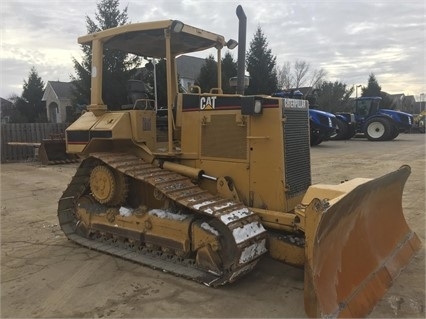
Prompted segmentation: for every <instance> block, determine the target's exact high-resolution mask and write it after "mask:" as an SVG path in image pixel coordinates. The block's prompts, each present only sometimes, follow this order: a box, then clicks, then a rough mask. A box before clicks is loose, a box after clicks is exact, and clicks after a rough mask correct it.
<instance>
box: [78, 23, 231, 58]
mask: <svg viewBox="0 0 426 319" xmlns="http://www.w3.org/2000/svg"><path fill="white" fill-rule="evenodd" d="M179 23H180V24H182V23H181V22H180V21H177V20H163V21H155V22H144V23H134V24H126V25H123V26H120V27H116V28H111V29H107V30H103V31H99V32H96V33H92V34H88V35H85V36H82V37H80V38H78V43H80V44H91V43H92V41H93V40H95V39H100V40H101V41H102V43H103V45H104V48H110V49H117V50H120V51H123V52H126V53H132V54H136V55H139V56H145V57H154V58H165V57H166V41H165V39H166V36H165V34H166V31H170V36H171V54H172V56H177V55H180V54H184V53H190V52H196V51H202V50H205V49H209V48H212V47H217V48H222V47H223V46H225V45H226V42H225V38H224V37H223V36H221V35H218V34H214V33H211V32H208V31H204V30H201V29H198V28H195V27H192V26H189V25H183V28H182V30H181V31H180V32H173V31H172V29H173V28H174V26H175V25H176V24H179ZM177 29H178V31H179V29H180V28H177Z"/></svg>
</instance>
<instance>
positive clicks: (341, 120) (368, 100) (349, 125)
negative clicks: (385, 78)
mask: <svg viewBox="0 0 426 319" xmlns="http://www.w3.org/2000/svg"><path fill="white" fill-rule="evenodd" d="M381 100H382V98H381V97H377V96H374V97H360V98H357V99H355V113H337V114H336V121H337V134H336V136H335V137H333V139H335V140H347V139H350V138H352V137H353V136H355V135H356V134H360V135H364V136H365V137H367V138H368V139H369V140H370V141H390V140H393V139H394V138H395V137H397V136H398V135H399V133H401V132H407V131H409V130H410V129H411V127H412V125H413V116H412V115H411V114H409V113H405V112H401V111H395V110H389V109H381V108H380V101H381Z"/></svg>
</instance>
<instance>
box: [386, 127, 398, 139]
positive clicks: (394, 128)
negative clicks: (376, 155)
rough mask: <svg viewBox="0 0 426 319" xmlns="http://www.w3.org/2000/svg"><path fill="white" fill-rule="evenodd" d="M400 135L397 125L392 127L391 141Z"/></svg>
mask: <svg viewBox="0 0 426 319" xmlns="http://www.w3.org/2000/svg"><path fill="white" fill-rule="evenodd" d="M398 135H399V129H398V127H397V126H396V125H392V126H391V134H390V136H389V139H388V140H389V141H392V140H393V139H395V138H396V137H397V136H398Z"/></svg>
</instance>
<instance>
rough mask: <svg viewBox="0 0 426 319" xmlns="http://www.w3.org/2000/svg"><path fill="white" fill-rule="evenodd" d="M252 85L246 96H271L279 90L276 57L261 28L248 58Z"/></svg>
mask: <svg viewBox="0 0 426 319" xmlns="http://www.w3.org/2000/svg"><path fill="white" fill-rule="evenodd" d="M246 62H247V72H249V73H250V84H249V86H248V88H247V90H246V94H271V93H273V92H276V91H277V90H278V79H277V71H276V57H275V56H273V55H272V51H271V49H268V42H267V39H266V37H265V35H264V34H263V31H262V29H261V28H260V26H259V27H258V28H257V31H256V33H255V35H254V38H253V40H252V41H251V42H250V49H249V52H248V54H247V58H246Z"/></svg>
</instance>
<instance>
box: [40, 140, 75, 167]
mask: <svg viewBox="0 0 426 319" xmlns="http://www.w3.org/2000/svg"><path fill="white" fill-rule="evenodd" d="M38 156H39V159H40V161H41V163H42V164H43V165H49V164H50V165H51V164H65V163H75V162H78V157H77V156H76V155H75V154H67V152H66V145H65V140H64V139H44V140H42V141H41V145H40V149H39V151H38Z"/></svg>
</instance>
